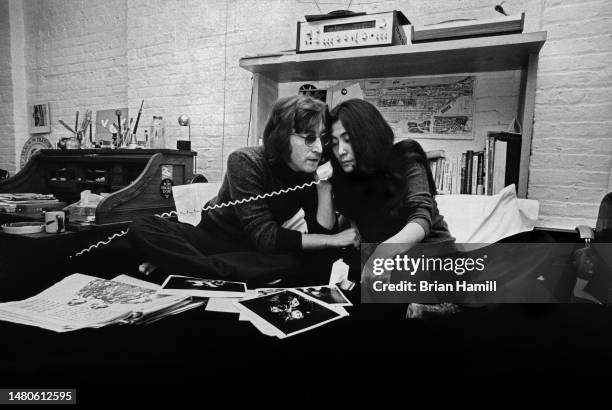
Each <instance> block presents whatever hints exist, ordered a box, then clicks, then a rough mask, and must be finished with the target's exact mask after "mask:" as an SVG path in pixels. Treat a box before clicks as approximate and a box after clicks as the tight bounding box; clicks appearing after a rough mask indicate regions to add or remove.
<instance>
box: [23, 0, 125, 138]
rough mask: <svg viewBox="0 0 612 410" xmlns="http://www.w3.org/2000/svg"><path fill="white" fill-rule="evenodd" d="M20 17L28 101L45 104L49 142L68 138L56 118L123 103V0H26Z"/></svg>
mask: <svg viewBox="0 0 612 410" xmlns="http://www.w3.org/2000/svg"><path fill="white" fill-rule="evenodd" d="M24 16H25V30H26V49H25V53H26V64H27V96H28V101H30V102H31V101H48V102H49V105H50V111H51V125H52V127H51V135H50V136H49V139H50V141H51V142H52V143H54V144H55V143H56V142H57V141H58V140H59V139H60V138H61V137H69V136H71V135H70V133H69V132H68V131H67V130H66V129H65V128H64V127H63V126H62V125H60V124H59V123H58V120H59V119H62V120H64V121H65V122H66V123H67V124H69V125H70V126H71V127H73V126H74V122H75V114H76V111H77V110H78V111H79V112H80V116H81V117H80V119H82V118H83V117H82V115H83V114H84V112H85V110H86V109H90V110H93V111H94V113H95V111H96V110H99V109H107V108H117V107H125V106H126V105H127V59H126V40H127V35H126V29H127V27H126V16H127V4H126V0H109V1H104V2H98V1H79V0H50V1H43V0H25V1H24ZM23 142H24V141H17V142H16V143H17V144H18V145H19V146H22V145H23Z"/></svg>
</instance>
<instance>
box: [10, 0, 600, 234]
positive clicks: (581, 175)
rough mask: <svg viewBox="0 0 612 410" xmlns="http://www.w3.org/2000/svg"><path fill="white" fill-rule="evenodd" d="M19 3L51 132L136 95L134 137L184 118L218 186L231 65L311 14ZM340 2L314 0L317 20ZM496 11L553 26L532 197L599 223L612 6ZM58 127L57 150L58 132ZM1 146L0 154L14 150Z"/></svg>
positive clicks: (268, 4)
mask: <svg viewBox="0 0 612 410" xmlns="http://www.w3.org/2000/svg"><path fill="white" fill-rule="evenodd" d="M23 1H24V7H23V8H24V14H25V31H26V50H25V53H26V62H27V64H28V70H27V71H28V81H27V84H28V92H27V94H28V99H34V98H35V99H42V100H45V99H46V100H48V101H50V102H51V110H52V116H53V121H54V123H55V124H57V122H56V120H57V119H58V118H66V119H67V120H68V122H69V123H70V122H71V121H72V122H73V121H74V112H75V111H76V110H77V109H79V110H81V111H82V110H84V109H85V108H90V109H93V110H96V109H103V108H114V107H117V106H119V105H123V106H125V105H128V106H129V107H130V111H131V113H132V115H134V116H135V114H136V111H137V109H138V107H139V105H140V100H141V99H143V98H144V99H145V107H144V113H143V118H142V119H141V132H142V131H144V127H145V126H147V125H148V124H149V123H150V120H151V117H152V115H156V114H159V115H163V116H164V119H165V123H166V129H167V135H168V137H169V144H173V143H174V141H175V140H176V139H177V138H185V137H186V130H184V129H181V128H180V127H179V126H178V124H177V122H176V118H177V117H178V116H179V115H180V114H188V115H189V116H190V117H191V119H192V145H193V147H194V149H196V150H197V151H198V170H199V171H200V172H202V173H204V174H205V175H206V176H207V177H209V178H210V179H211V180H219V179H220V178H221V176H222V174H223V171H224V163H225V160H226V158H227V155H228V154H229V153H230V152H231V151H232V150H233V149H235V148H237V147H239V146H242V145H244V144H245V142H246V136H247V129H248V122H249V102H250V97H251V75H250V73H248V72H246V71H244V70H242V69H240V68H239V67H238V60H239V58H240V57H243V56H246V55H252V54H257V53H265V52H269V51H277V50H286V49H292V48H294V47H295V22H296V21H297V20H298V19H301V18H302V17H303V15H304V14H314V13H317V12H318V10H317V7H316V6H315V4H314V2H308V1H305V0H208V1H202V2H200V1H195V0H174V1H161V0H157V1H146V0H111V1H108V2H94V1H91V0H82V1H75V0H51V1H42V0H23ZM344 3H346V4H348V1H346V2H339V1H336V0H320V1H318V4H319V6H320V7H321V11H322V12H328V11H331V10H334V9H339V8H343V7H344V6H345V5H346V4H344ZM494 3H495V2H491V1H488V0H430V1H417V0H404V1H375V2H370V1H366V0H359V1H353V5H352V9H353V10H357V9H359V10H364V11H368V12H377V11H378V12H380V11H388V10H393V9H398V10H402V11H404V13H405V14H406V15H407V16H408V17H409V19H410V20H411V21H412V22H413V23H414V24H419V25H421V24H430V23H436V22H440V21H444V20H451V19H461V18H490V17H495V16H497V14H496V13H495V12H494V11H493V5H494ZM1 4H2V3H1V2H0V10H1V7H2V6H1ZM504 7H505V9H506V10H507V11H508V12H509V13H510V14H515V13H520V12H522V11H525V13H526V27H525V30H526V31H538V30H546V31H548V41H547V42H546V44H545V46H544V48H543V50H542V52H541V54H540V64H539V73H538V85H537V96H536V111H535V128H534V135H533V144H532V160H531V167H530V184H529V197H530V198H534V199H538V200H539V201H540V203H541V216H542V220H543V221H544V222H545V223H548V224H550V225H556V226H572V225H574V224H576V223H593V221H594V218H595V216H596V214H597V207H598V203H599V201H600V199H601V197H602V196H603V194H604V193H605V192H607V191H608V190H609V189H610V187H609V181H610V161H611V159H612V135H611V132H612V116H611V115H610V114H612V99H611V98H610V97H609V92H610V91H612V90H611V89H612V78H611V77H612V76H611V70H612V68H610V67H612V65H611V64H610V63H611V62H612V29H610V27H611V26H612V9H610V8H609V7H608V2H607V1H606V0H585V1H578V0H563V1H562V0H525V1H514V0H506V2H505V3H504ZM0 19H2V17H0ZM2 30H3V28H2V27H0V33H1V32H2ZM2 41H3V40H1V39H0V64H3V61H5V60H6V59H5V58H4V57H5V56H6V54H5V50H4V49H3V46H2V44H4V43H3V42H2ZM9 60H10V59H9ZM511 77H512V78H514V75H511ZM2 81H3V80H2V79H1V77H0V87H2ZM4 97H5V96H4V94H3V95H2V98H4ZM512 98H514V97H512ZM7 100H10V97H8V98H7ZM5 105H6V104H5V103H4V100H3V106H2V107H1V108H0V109H1V110H3V109H4V108H5ZM0 115H1V114H0ZM500 118H501V119H496V118H492V119H491V122H492V123H493V124H495V123H497V124H498V125H499V126H503V125H504V123H505V121H506V118H505V115H501V116H500ZM0 121H1V122H0V130H5V129H6V130H8V129H9V128H6V127H10V123H11V121H10V119H6V120H2V117H0ZM55 124H54V125H53V130H52V134H51V139H52V140H53V141H56V140H57V139H58V138H59V137H60V136H64V135H66V132H65V131H64V130H63V129H62V128H61V126H59V125H55ZM0 132H4V131H0ZM6 132H8V131H6ZM141 132H139V134H140V135H142V134H141ZM0 135H1V134H0ZM5 140H6V138H5ZM5 140H0V155H2V154H1V152H3V151H2V150H4V149H6V147H7V146H8V145H7V144H9V143H10V141H8V142H7V141H5ZM8 140H10V135H9V138H8ZM21 143H22V142H21V141H17V144H21ZM0 158H2V157H0Z"/></svg>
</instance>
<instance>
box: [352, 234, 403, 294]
mask: <svg viewBox="0 0 612 410" xmlns="http://www.w3.org/2000/svg"><path fill="white" fill-rule="evenodd" d="M409 248H410V247H409V246H407V245H406V244H401V243H385V242H383V243H381V244H379V245H378V246H377V247H376V249H374V252H372V254H371V255H370V257H369V258H368V260H367V261H366V263H365V265H364V267H363V270H362V271H361V285H362V286H363V287H367V288H371V287H372V286H373V283H374V282H375V281H381V282H382V283H390V282H391V273H392V271H393V269H391V270H389V269H385V264H384V260H386V259H394V258H395V256H396V255H400V254H402V253H404V252H406V251H407V250H408V249H409ZM375 268H376V271H375Z"/></svg>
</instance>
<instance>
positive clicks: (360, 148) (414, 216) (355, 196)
mask: <svg viewBox="0 0 612 410" xmlns="http://www.w3.org/2000/svg"><path fill="white" fill-rule="evenodd" d="M328 139H329V142H330V144H329V145H328V147H329V148H328V152H327V154H328V155H329V156H330V158H331V161H332V164H333V166H334V174H333V178H332V185H333V190H334V202H335V205H336V209H337V210H338V211H339V212H340V213H341V214H342V215H343V216H345V217H347V218H348V219H350V220H351V221H352V223H353V224H354V225H355V226H356V227H357V228H358V230H359V234H360V235H361V239H362V246H363V243H374V244H381V245H382V246H381V245H378V246H375V247H373V248H372V249H370V250H368V251H366V252H367V253H371V254H372V255H374V254H376V255H377V256H379V257H393V254H398V253H403V252H407V251H409V250H410V249H411V248H413V247H414V246H415V245H416V244H419V243H422V242H425V243H437V244H441V245H451V246H450V247H448V248H449V249H451V248H452V244H453V243H454V238H453V236H452V235H451V233H450V232H449V230H448V227H447V225H446V222H444V218H443V216H442V215H440V213H439V212H438V207H437V204H436V201H435V195H436V188H435V182H434V179H433V176H432V173H431V170H430V168H429V166H428V162H427V157H426V155H425V152H424V151H423V148H422V147H421V146H420V144H419V143H418V142H416V141H414V140H410V139H407V140H403V141H400V142H397V143H395V144H394V134H393V130H392V129H391V127H390V126H389V124H387V122H386V121H385V119H384V118H383V116H382V115H381V114H380V112H379V111H378V110H377V109H376V107H374V106H373V105H372V104H370V103H368V102H366V101H363V100H358V99H352V100H347V101H345V102H343V103H341V104H339V105H338V106H336V107H335V108H334V109H333V110H332V111H331V113H330V116H329V122H328ZM453 249H454V248H453ZM363 275H365V277H364V276H363ZM368 275H371V272H368V269H364V270H363V274H362V277H361V281H362V283H364V282H367V281H368V280H369V279H373V278H371V277H368Z"/></svg>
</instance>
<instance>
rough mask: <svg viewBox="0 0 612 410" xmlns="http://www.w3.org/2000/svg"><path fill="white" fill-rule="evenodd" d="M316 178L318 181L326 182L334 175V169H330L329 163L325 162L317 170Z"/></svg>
mask: <svg viewBox="0 0 612 410" xmlns="http://www.w3.org/2000/svg"><path fill="white" fill-rule="evenodd" d="M316 172H317V178H318V179H319V180H327V179H330V178H331V177H332V175H334V168H333V167H332V164H331V161H327V162H325V163H323V164H321V165H319V168H317V171H316Z"/></svg>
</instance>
